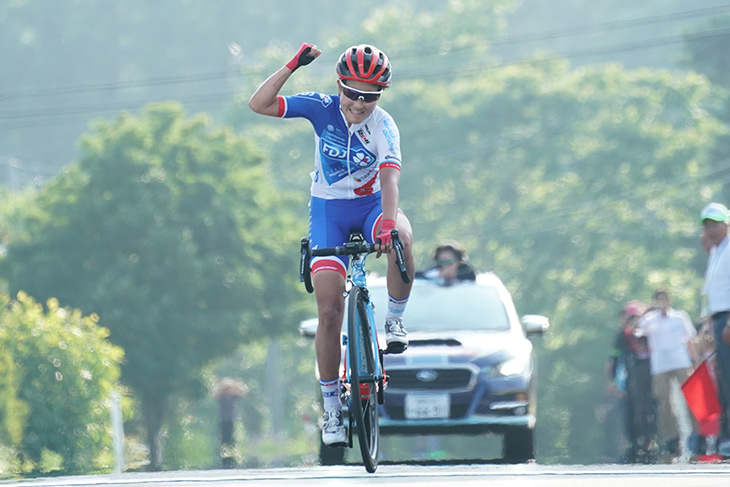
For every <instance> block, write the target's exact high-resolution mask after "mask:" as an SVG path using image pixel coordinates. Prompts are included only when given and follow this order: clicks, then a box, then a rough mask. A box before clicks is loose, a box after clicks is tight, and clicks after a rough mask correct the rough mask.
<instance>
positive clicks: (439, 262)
mask: <svg viewBox="0 0 730 487" xmlns="http://www.w3.org/2000/svg"><path fill="white" fill-rule="evenodd" d="M454 262H456V260H455V259H443V260H437V261H436V266H437V267H445V266H447V265H451V264H453V263H454Z"/></svg>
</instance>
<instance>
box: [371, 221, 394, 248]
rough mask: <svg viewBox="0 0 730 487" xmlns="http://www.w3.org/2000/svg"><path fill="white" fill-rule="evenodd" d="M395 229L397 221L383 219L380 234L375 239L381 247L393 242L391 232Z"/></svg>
mask: <svg viewBox="0 0 730 487" xmlns="http://www.w3.org/2000/svg"><path fill="white" fill-rule="evenodd" d="M394 228H395V220H387V219H383V223H381V224H380V233H379V234H378V237H377V238H376V239H375V242H376V243H380V245H387V244H389V243H390V242H391V237H390V231H391V230H393V229H394Z"/></svg>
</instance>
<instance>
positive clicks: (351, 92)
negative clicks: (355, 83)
mask: <svg viewBox="0 0 730 487" xmlns="http://www.w3.org/2000/svg"><path fill="white" fill-rule="evenodd" d="M340 87H341V88H342V94H343V95H345V96H346V97H347V98H349V99H350V100H352V101H357V100H362V101H363V102H365V103H375V102H376V101H378V99H379V98H380V94H381V92H380V91H360V90H356V89H355V88H350V87H349V86H346V85H345V84H344V83H340Z"/></svg>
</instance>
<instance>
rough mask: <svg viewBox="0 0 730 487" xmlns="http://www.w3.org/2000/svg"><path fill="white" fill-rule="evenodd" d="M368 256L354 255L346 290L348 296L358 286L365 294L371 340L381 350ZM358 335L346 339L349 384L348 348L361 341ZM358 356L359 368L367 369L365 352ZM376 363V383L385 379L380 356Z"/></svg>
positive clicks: (346, 370) (346, 368)
mask: <svg viewBox="0 0 730 487" xmlns="http://www.w3.org/2000/svg"><path fill="white" fill-rule="evenodd" d="M366 258H367V255H366V254H358V255H355V256H353V258H352V261H351V263H350V275H349V276H348V282H349V283H350V289H348V290H347V291H346V296H345V297H349V294H350V292H351V290H352V286H357V287H359V288H360V290H361V292H363V293H364V294H365V297H366V300H365V307H366V310H367V315H368V322H369V325H370V326H369V329H370V337H369V338H370V341H371V342H372V344H373V350H379V351H380V352H382V350H380V345H379V344H378V333H377V328H376V327H375V324H374V323H375V312H374V307H373V303H372V301H371V300H370V291H369V290H368V288H367V273H366V271H365V259H366ZM357 331H358V332H359V331H360V329H359V328H357ZM357 338H358V337H353V340H350V337H347V340H346V343H345V345H346V350H345V373H346V377H345V379H346V381H347V383H348V384H350V383H351V377H350V368H349V367H347V357H348V356H349V354H348V351H347V348H349V347H350V344H351V343H359V340H358V339H357ZM358 357H359V358H360V361H361V362H360V367H358V369H359V370H365V362H364V361H365V357H364V354H363V353H358ZM375 363H376V365H375V367H376V369H375V371H376V377H375V380H376V385H377V382H378V381H381V380H383V379H384V376H385V374H384V373H383V367H382V364H381V361H380V357H377V360H376V361H375Z"/></svg>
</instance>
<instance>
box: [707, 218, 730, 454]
mask: <svg viewBox="0 0 730 487" xmlns="http://www.w3.org/2000/svg"><path fill="white" fill-rule="evenodd" d="M700 221H701V222H702V237H703V241H704V242H705V243H706V244H707V245H708V246H709V247H710V258H709V260H708V261H707V271H706V273H705V288H704V293H705V296H706V298H707V309H706V314H707V315H708V316H711V317H712V325H713V326H712V327H713V331H714V335H715V349H716V355H715V359H716V363H717V372H718V385H719V396H720V404H721V405H722V410H723V414H722V421H721V425H722V426H721V431H720V437H721V440H725V441H723V442H721V444H720V449H721V450H722V449H724V448H723V447H724V446H725V445H726V444H728V446H730V428H729V427H728V416H729V414H728V413H729V412H730V250H729V249H728V244H729V243H730V239H729V238H728V222H730V211H728V209H727V207H726V206H725V205H723V204H721V203H710V204H709V205H707V206H705V208H704V209H703V210H702V213H700ZM721 453H722V452H721Z"/></svg>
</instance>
